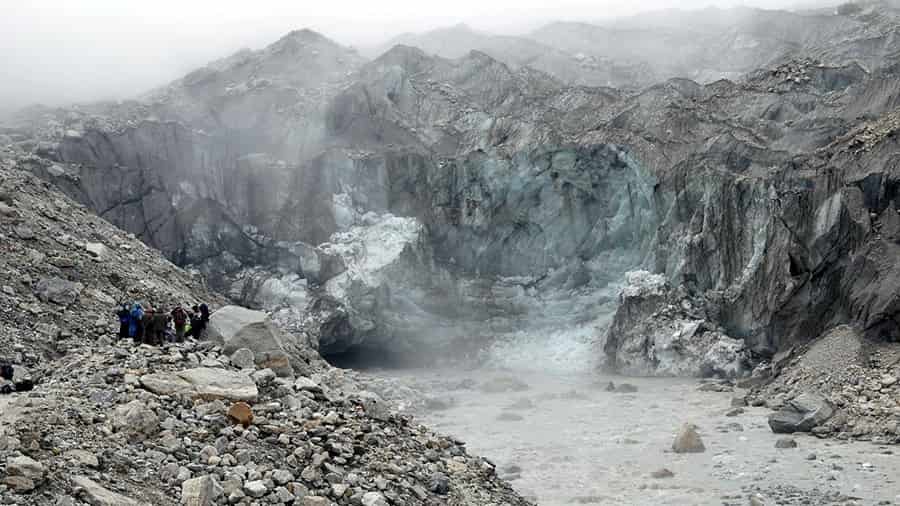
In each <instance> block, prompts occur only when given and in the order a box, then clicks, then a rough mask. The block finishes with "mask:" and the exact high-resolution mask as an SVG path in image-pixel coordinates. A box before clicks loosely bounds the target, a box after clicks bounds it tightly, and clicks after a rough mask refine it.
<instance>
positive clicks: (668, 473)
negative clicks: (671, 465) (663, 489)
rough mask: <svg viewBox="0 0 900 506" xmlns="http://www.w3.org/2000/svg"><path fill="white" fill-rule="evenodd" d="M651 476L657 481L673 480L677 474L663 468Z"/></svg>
mask: <svg viewBox="0 0 900 506" xmlns="http://www.w3.org/2000/svg"><path fill="white" fill-rule="evenodd" d="M650 476H651V477H653V478H656V479H663V478H673V477H674V476H675V473H673V472H672V471H669V470H668V469H666V468H662V469H659V470H657V471H653V472H652V473H650Z"/></svg>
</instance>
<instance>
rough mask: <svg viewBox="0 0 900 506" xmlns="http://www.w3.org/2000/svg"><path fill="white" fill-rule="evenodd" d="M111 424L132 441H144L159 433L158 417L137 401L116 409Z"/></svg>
mask: <svg viewBox="0 0 900 506" xmlns="http://www.w3.org/2000/svg"><path fill="white" fill-rule="evenodd" d="M112 424H113V427H114V428H115V429H116V430H117V431H119V432H122V433H124V434H126V435H128V437H129V438H131V439H134V440H144V439H147V438H148V437H150V436H153V435H154V434H156V433H157V432H159V417H158V416H156V413H154V412H153V410H152V409H150V408H148V407H147V406H146V405H145V404H144V403H143V402H141V401H139V400H133V401H131V402H129V403H128V404H124V405H122V406H119V407H117V408H116V409H115V411H114V412H113V416H112Z"/></svg>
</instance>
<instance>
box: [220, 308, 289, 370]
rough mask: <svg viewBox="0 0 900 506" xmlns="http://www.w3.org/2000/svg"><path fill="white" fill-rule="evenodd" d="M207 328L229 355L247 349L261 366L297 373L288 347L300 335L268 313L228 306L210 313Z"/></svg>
mask: <svg viewBox="0 0 900 506" xmlns="http://www.w3.org/2000/svg"><path fill="white" fill-rule="evenodd" d="M208 329H209V330H208V333H209V334H208V335H209V338H210V339H211V340H213V341H215V342H217V343H219V344H220V345H222V349H223V351H224V352H225V353H226V354H227V355H231V354H232V353H234V352H236V351H238V350H240V349H248V350H250V351H252V352H253V357H254V360H255V362H256V365H257V366H258V367H260V368H262V369H272V370H273V371H275V373H276V374H277V375H278V376H282V377H283V376H292V375H293V374H294V369H293V367H292V366H291V357H290V355H289V354H288V352H287V351H286V347H289V346H296V345H297V339H296V338H295V337H293V336H292V335H291V334H288V333H287V332H285V331H283V330H281V329H280V328H278V327H277V326H275V324H273V323H272V321H271V320H270V319H269V316H268V315H267V314H266V313H263V312H262V311H254V310H252V309H247V308H243V307H240V306H225V307H223V308H221V309H219V310H217V311H216V312H214V313H213V314H212V315H210V317H209V327H208Z"/></svg>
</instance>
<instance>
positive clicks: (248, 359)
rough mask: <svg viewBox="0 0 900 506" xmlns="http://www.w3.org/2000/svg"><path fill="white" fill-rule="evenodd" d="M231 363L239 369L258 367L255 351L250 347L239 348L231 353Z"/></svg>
mask: <svg viewBox="0 0 900 506" xmlns="http://www.w3.org/2000/svg"><path fill="white" fill-rule="evenodd" d="M231 365H233V366H235V367H237V368H238V369H253V368H255V367H256V362H255V357H254V356H253V351H252V350H250V349H248V348H239V349H237V350H236V351H235V352H234V353H232V354H231Z"/></svg>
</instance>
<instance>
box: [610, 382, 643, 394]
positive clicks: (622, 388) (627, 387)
mask: <svg viewBox="0 0 900 506" xmlns="http://www.w3.org/2000/svg"><path fill="white" fill-rule="evenodd" d="M613 391H614V392H615V393H617V394H633V393H635V392H637V391H638V387H636V386H634V385H632V384H631V383H620V384H618V385H616V388H615V390H613Z"/></svg>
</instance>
